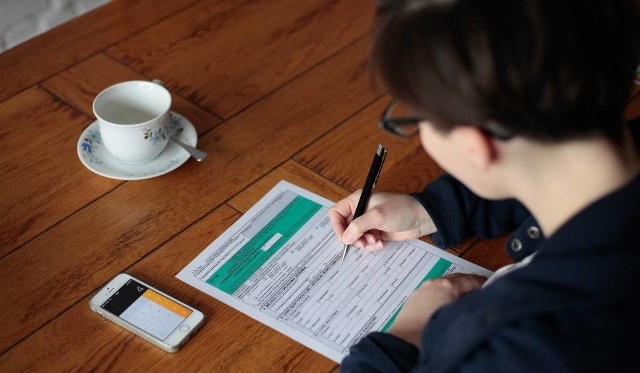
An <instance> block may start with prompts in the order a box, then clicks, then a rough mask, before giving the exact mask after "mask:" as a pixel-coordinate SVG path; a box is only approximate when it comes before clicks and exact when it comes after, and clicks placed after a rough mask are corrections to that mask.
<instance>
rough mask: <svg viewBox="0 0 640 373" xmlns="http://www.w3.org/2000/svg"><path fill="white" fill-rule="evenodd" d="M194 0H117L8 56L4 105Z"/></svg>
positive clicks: (1, 63)
mask: <svg viewBox="0 0 640 373" xmlns="http://www.w3.org/2000/svg"><path fill="white" fill-rule="evenodd" d="M195 2H196V1H194V0H164V1H163V2H162V6H157V5H155V3H156V2H155V1H154V0H139V1H127V0H112V1H110V2H109V3H108V4H106V5H104V6H102V7H100V8H98V9H96V10H94V11H92V12H90V13H87V14H85V15H84V16H82V17H78V18H76V19H74V20H71V21H69V22H67V23H64V24H62V25H60V26H58V27H56V28H54V29H52V30H51V31H49V32H46V33H44V34H42V35H40V36H37V37H35V38H34V39H32V40H29V42H27V43H23V44H20V45H18V46H16V47H15V48H11V49H9V50H7V51H5V52H3V53H2V57H1V58H0V87H2V88H1V89H0V102H2V101H4V100H6V99H7V98H9V97H11V96H13V95H15V94H16V93H18V92H20V91H22V90H25V89H27V88H28V87H30V86H32V85H34V84H36V83H38V82H40V81H41V80H44V79H46V78H48V77H49V76H51V75H54V74H56V73H58V72H60V71H62V70H64V69H66V68H68V67H70V66H72V65H74V64H76V63H77V62H78V61H81V60H83V59H85V58H87V57H89V56H91V55H93V54H95V53H97V52H99V51H100V50H102V49H103V48H106V47H108V46H109V45H111V44H113V43H115V42H117V41H120V40H122V39H124V38H126V37H128V36H131V35H135V34H137V33H139V32H140V31H141V30H143V29H145V28H147V27H149V26H150V25H152V24H154V23H157V22H159V21H160V20H162V19H164V18H166V17H168V16H171V15H174V14H176V13H178V12H180V10H182V9H184V8H186V7H188V6H189V5H191V4H193V3H195Z"/></svg>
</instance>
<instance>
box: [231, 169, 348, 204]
mask: <svg viewBox="0 0 640 373" xmlns="http://www.w3.org/2000/svg"><path fill="white" fill-rule="evenodd" d="M280 180H286V181H288V182H290V183H292V184H295V185H297V186H299V187H301V188H304V189H307V190H309V191H311V192H313V193H316V194H318V195H320V196H322V197H324V198H327V199H328V200H330V201H337V200H339V199H341V198H344V197H346V196H347V195H348V194H349V192H348V191H347V190H346V189H344V188H341V187H339V186H338V185H336V184H334V183H332V182H331V181H329V180H328V179H325V178H324V177H322V176H320V175H318V174H317V173H315V172H313V171H311V170H310V169H308V168H307V167H304V166H302V165H301V164H299V163H298V162H295V161H287V162H286V163H284V164H283V165H282V166H280V167H278V168H276V169H275V170H273V171H271V172H270V173H268V174H267V175H265V176H264V177H262V178H261V179H260V180H258V181H256V182H255V183H253V184H251V186H250V187H249V188H247V189H245V190H243V191H242V192H241V193H239V194H237V195H236V196H235V197H233V198H232V199H231V200H229V202H227V204H229V205H230V206H231V207H233V208H235V209H236V210H238V211H240V212H242V213H245V212H247V210H249V208H251V206H253V205H255V204H256V202H258V201H259V200H260V199H261V198H262V197H264V195H265V194H267V192H268V191H269V190H271V188H273V187H274V186H276V184H277V183H278V182H280Z"/></svg>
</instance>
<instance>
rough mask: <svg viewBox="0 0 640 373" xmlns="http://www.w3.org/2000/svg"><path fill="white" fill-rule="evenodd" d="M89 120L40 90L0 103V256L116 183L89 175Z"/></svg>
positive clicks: (28, 91)
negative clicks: (83, 145) (81, 142)
mask: <svg viewBox="0 0 640 373" xmlns="http://www.w3.org/2000/svg"><path fill="white" fill-rule="evenodd" d="M88 122H89V118H88V117H87V116H85V115H83V114H82V113H79V112H78V111H76V110H74V109H72V108H71V107H69V106H68V105H65V104H64V103H63V102H61V101H58V100H56V99H55V97H52V96H51V95H49V94H48V93H46V92H44V91H42V90H41V89H38V88H31V89H29V90H27V91H24V92H22V93H21V94H19V95H17V96H15V97H13V98H11V99H10V100H7V101H5V102H3V103H0V143H1V144H2V153H3V155H2V157H0V174H2V177H1V178H0V191H1V192H0V211H1V213H0V257H1V256H4V255H5V254H7V253H8V252H10V251H12V250H14V249H15V248H17V247H19V246H20V245H22V244H24V243H25V242H27V241H29V240H30V239H32V238H33V237H35V236H36V235H38V234H39V233H41V232H43V231H44V230H46V229H48V228H50V227H51V226H53V225H55V224H56V223H58V222H59V221H61V220H62V219H64V218H65V217H66V216H68V215H70V214H71V213H73V212H74V211H75V210H77V209H79V208H81V207H82V206H84V205H86V204H87V203H89V202H91V201H92V200H94V199H95V198H97V197H99V196H101V195H103V194H104V193H106V192H108V191H109V190H111V189H113V188H114V187H116V186H117V185H119V184H120V183H119V182H118V181H116V180H108V179H102V178H100V179H98V178H93V177H87V176H90V175H88V174H87V170H86V169H85V168H84V166H82V164H81V163H80V160H79V159H78V155H77V153H76V143H77V141H78V136H79V135H80V133H81V132H82V129H83V128H84V127H85V126H86V125H87V123H88Z"/></svg>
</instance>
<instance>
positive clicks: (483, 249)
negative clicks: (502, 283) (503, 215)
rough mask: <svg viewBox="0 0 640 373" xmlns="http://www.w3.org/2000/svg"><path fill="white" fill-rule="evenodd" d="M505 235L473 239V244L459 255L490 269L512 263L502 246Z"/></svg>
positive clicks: (493, 269)
mask: <svg viewBox="0 0 640 373" xmlns="http://www.w3.org/2000/svg"><path fill="white" fill-rule="evenodd" d="M506 239H507V236H504V237H499V238H494V239H491V240H475V241H474V242H473V245H471V247H470V248H469V249H468V250H466V251H465V252H464V253H462V254H461V255H460V256H461V257H462V258H464V259H466V260H468V261H470V262H473V263H475V264H477V265H479V266H481V267H484V268H486V269H488V270H490V271H495V270H497V269H498V268H500V267H504V266H505V265H507V264H511V263H513V262H514V261H513V259H511V257H510V256H509V255H507V251H506V250H505V248H504V245H505V242H506Z"/></svg>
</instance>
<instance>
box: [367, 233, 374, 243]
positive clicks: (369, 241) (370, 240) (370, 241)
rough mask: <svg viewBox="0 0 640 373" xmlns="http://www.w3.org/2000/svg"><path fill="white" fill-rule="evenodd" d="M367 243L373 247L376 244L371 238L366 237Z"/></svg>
mask: <svg viewBox="0 0 640 373" xmlns="http://www.w3.org/2000/svg"><path fill="white" fill-rule="evenodd" d="M367 243H368V244H369V245H373V244H374V243H376V240H375V239H374V238H373V236H371V235H367Z"/></svg>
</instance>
